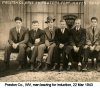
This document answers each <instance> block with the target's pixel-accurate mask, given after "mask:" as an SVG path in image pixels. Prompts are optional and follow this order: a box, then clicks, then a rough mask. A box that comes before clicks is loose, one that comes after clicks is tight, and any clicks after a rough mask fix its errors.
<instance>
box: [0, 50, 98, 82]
mask: <svg viewBox="0 0 100 88" xmlns="http://www.w3.org/2000/svg"><path fill="white" fill-rule="evenodd" d="M3 55H4V51H0V82H10V81H11V82H16V81H17V82H27V81H31V82H80V81H81V82H86V81H87V82H100V72H97V71H95V70H93V69H92V70H90V71H89V72H77V71H76V70H73V71H71V72H68V71H62V72H58V71H53V72H52V71H47V72H42V71H39V72H29V71H28V70H27V69H25V70H23V71H16V67H17V64H16V61H15V58H16V55H14V54H13V55H11V62H10V70H8V71H3V67H4V64H3Z"/></svg>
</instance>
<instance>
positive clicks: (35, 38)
mask: <svg viewBox="0 0 100 88" xmlns="http://www.w3.org/2000/svg"><path fill="white" fill-rule="evenodd" d="M44 42H45V33H44V31H43V30H41V29H40V28H39V22H38V21H37V20H34V21H32V29H31V30H30V31H29V42H28V48H27V55H28V57H29V58H30V63H31V67H30V71H38V70H39V68H40V66H41V63H42V61H41V59H42V57H41V53H38V52H39V51H40V48H41V47H42V46H44ZM35 64H36V65H37V66H36V68H35Z"/></svg>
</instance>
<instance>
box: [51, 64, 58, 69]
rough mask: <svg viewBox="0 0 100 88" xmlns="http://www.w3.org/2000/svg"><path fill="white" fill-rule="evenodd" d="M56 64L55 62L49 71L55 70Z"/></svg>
mask: <svg viewBox="0 0 100 88" xmlns="http://www.w3.org/2000/svg"><path fill="white" fill-rule="evenodd" d="M56 66H57V63H55V64H54V66H53V68H52V69H51V71H54V70H56Z"/></svg>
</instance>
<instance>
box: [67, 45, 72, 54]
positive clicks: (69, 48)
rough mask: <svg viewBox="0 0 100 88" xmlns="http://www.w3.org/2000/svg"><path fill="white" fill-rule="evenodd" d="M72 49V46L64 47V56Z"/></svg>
mask: <svg viewBox="0 0 100 88" xmlns="http://www.w3.org/2000/svg"><path fill="white" fill-rule="evenodd" d="M72 49H73V47H72V46H66V47H65V53H66V54H69V53H71V51H72Z"/></svg>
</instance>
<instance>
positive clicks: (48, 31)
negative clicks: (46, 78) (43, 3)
mask: <svg viewBox="0 0 100 88" xmlns="http://www.w3.org/2000/svg"><path fill="white" fill-rule="evenodd" d="M54 21H55V19H54V18H52V17H50V16H49V17H47V21H45V23H47V25H48V27H46V28H45V29H44V31H45V44H44V46H43V45H42V47H41V48H39V51H38V54H39V53H40V55H41V58H42V57H43V54H44V51H45V50H47V51H48V57H47V60H46V62H45V67H44V68H43V71H46V70H48V66H49V65H50V64H51V60H52V56H53V50H54V47H55V46H56V44H55V43H54V37H55V30H56V29H57V28H56V27H55V26H54Z"/></svg>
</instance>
